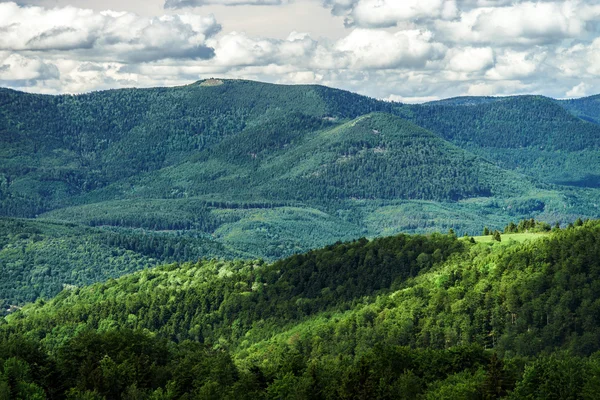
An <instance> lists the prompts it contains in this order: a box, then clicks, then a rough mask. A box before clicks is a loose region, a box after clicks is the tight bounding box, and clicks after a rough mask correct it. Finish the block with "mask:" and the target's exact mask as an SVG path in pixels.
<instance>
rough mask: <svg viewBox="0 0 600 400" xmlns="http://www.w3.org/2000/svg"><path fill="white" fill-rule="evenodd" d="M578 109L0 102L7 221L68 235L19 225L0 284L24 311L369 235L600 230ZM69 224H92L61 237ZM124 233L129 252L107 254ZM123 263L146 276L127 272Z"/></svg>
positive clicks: (1, 95) (295, 98)
mask: <svg viewBox="0 0 600 400" xmlns="http://www.w3.org/2000/svg"><path fill="white" fill-rule="evenodd" d="M582 101H583V100H582ZM564 104H566V103H562V102H557V101H555V100H551V99H546V98H542V97H539V96H524V97H512V98H495V99H490V98H463V99H453V100H452V99H451V100H448V101H447V102H441V103H438V104H425V105H418V106H414V105H411V106H409V105H403V104H399V103H393V102H384V101H378V100H375V99H371V98H368V97H364V96H360V95H358V94H353V93H350V92H346V91H342V90H336V89H331V88H327V87H323V86H311V85H308V86H307V85H299V86H283V85H273V84H266V83H260V82H251V81H243V80H219V79H209V80H204V81H199V82H195V83H193V84H190V85H186V86H180V87H172V88H150V89H121V90H109V91H103V92H96V93H88V94H82V95H62V96H47V95H39V94H29V93H21V92H17V91H13V90H5V89H2V90H0V216H3V217H9V218H15V217H18V218H30V219H36V220H37V221H36V225H35V229H40V230H41V231H42V233H44V232H54V233H52V234H51V235H49V236H46V235H43V234H38V236H36V234H33V235H29V234H27V233H26V235H25V236H24V237H21V234H22V233H23V232H22V230H23V229H24V230H25V231H27V230H28V229H29V225H27V224H26V223H24V224H25V225H24V227H23V228H22V227H19V226H17V225H15V224H13V223H12V222H8V223H6V225H5V226H7V227H8V228H7V231H6V232H5V235H4V237H6V238H7V239H6V240H5V241H4V242H3V243H4V244H2V247H0V270H3V271H8V270H10V271H11V274H10V275H9V274H4V275H1V276H0V287H7V288H8V287H10V285H11V283H10V279H9V276H10V277H17V278H18V279H17V281H18V282H19V284H18V286H19V287H20V288H21V289H18V288H12V289H10V290H9V292H6V293H0V300H3V301H6V302H9V305H15V306H20V305H22V304H23V303H24V302H25V301H31V300H34V299H36V298H38V297H39V296H42V297H49V296H52V295H53V294H55V293H56V291H57V290H58V289H60V288H61V287H62V286H63V285H82V284H88V283H91V282H93V281H98V280H102V279H105V278H107V277H112V276H117V275H119V273H118V271H121V273H126V272H131V271H133V270H137V269H142V268H145V267H146V266H149V265H155V264H156V263H159V262H166V261H195V260H197V259H198V258H199V257H203V256H204V257H217V258H224V259H232V258H243V259H253V258H263V259H266V260H267V261H273V260H276V259H279V258H283V257H287V256H290V255H292V254H296V253H301V252H305V251H308V250H310V249H313V248H317V247H321V246H324V245H326V244H330V243H334V242H336V241H338V240H350V239H355V238H359V237H361V236H366V237H378V236H383V235H393V234H396V233H399V232H420V233H425V232H433V231H436V230H443V231H446V230H448V229H449V228H452V229H454V230H455V231H456V232H457V233H458V234H460V235H462V234H464V233H468V234H476V233H479V232H480V231H481V227H482V226H488V227H490V228H491V229H500V228H501V227H503V226H505V225H506V224H507V223H508V222H510V221H511V220H514V219H523V218H532V217H535V218H537V219H541V220H544V221H546V222H549V223H551V224H553V225H554V224H555V223H560V224H562V226H565V225H566V224H568V223H570V222H573V221H575V220H576V219H577V218H579V217H582V218H584V219H585V218H597V217H600V208H599V206H598V198H599V196H600V151H599V149H598V141H599V140H600V139H599V132H600V126H599V125H596V124H594V123H592V122H589V118H588V120H583V119H581V118H579V117H578V116H577V115H579V114H574V113H573V112H574V111H572V110H571V111H569V110H570V109H567V108H564V107H563V106H564ZM590 110H591V108H590ZM590 110H588V111H586V112H587V114H586V115H591V113H592V111H590ZM38 222H39V224H37V223H38ZM0 223H3V220H2V221H0ZM55 223H58V224H59V225H52V224H55ZM65 223H66V224H76V225H80V226H68V225H67V226H66V228H59V229H58V228H56V227H57V226H61V225H60V224H65ZM46 224H50V225H46ZM63 226H65V225H63ZM88 228H93V229H88ZM56 232H62V233H64V235H65V238H64V241H62V242H61V238H60V237H58V236H56ZM114 235H117V236H118V237H119V238H127V240H125V239H119V240H118V241H116V242H114V243H113V242H110V243H108V244H107V243H106V242H104V241H105V240H106V238H108V237H114ZM40 238H41V239H40ZM34 239H36V240H37V239H40V240H37V241H36V240H34ZM175 241H181V243H184V244H182V245H181V246H179V247H177V248H176V247H175V244H174V243H175ZM76 243H90V246H91V247H92V248H93V249H94V250H93V251H90V252H91V253H93V255H91V256H90V257H91V259H92V260H95V261H94V264H95V265H98V264H96V263H101V262H104V261H101V260H113V261H114V264H111V266H109V267H105V268H99V269H98V270H96V269H93V271H92V270H90V269H89V268H87V267H82V266H78V265H75V263H74V262H70V261H68V260H70V258H69V257H63V254H64V253H63V251H64V250H65V249H66V248H67V246H69V245H71V244H73V245H75V244H76ZM149 243H154V246H155V247H157V248H159V249H162V250H160V251H158V252H157V254H156V255H153V254H152V252H150V251H148V250H147V247H148V246H149ZM47 245H48V246H47ZM53 246H55V248H56V249H57V251H51V250H50V249H52V248H53ZM191 246H197V247H196V248H195V250H192V249H191ZM17 248H19V249H21V255H20V256H19V255H18V254H19V252H18V251H17V250H16V249H17ZM75 249H77V250H75V251H74V253H76V254H77V256H76V257H74V258H73V260H75V259H81V258H80V257H81V256H82V254H85V251H80V247H75ZM129 251H132V252H133V253H135V254H132V253H128V252H129ZM113 252H114V256H112V255H111V254H112V253H113ZM125 255H130V256H131V257H133V259H135V260H136V261H135V262H132V263H130V264H129V265H128V266H124V264H123V262H122V261H123V260H124V257H125ZM19 257H21V259H19ZM59 258H62V259H64V260H66V261H65V262H63V263H59V266H58V267H57V268H54V269H51V268H48V267H47V266H48V265H49V264H50V262H49V260H55V259H59ZM149 258H153V261H151V260H149ZM96 271H97V273H96ZM13 302H14V303H16V304H13Z"/></svg>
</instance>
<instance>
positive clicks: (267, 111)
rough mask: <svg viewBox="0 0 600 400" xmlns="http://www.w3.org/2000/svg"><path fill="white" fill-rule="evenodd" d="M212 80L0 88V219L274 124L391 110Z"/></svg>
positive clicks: (319, 91)
mask: <svg viewBox="0 0 600 400" xmlns="http://www.w3.org/2000/svg"><path fill="white" fill-rule="evenodd" d="M211 82H212V83H211V84H209V85H207V84H205V82H197V83H195V84H192V85H188V86H182V87H175V88H155V89H124V90H109V91H104V92H96V93H90V94H84V95H77V96H71V95H64V96H45V95H37V94H26V93H20V92H16V91H12V90H2V91H0V141H1V143H2V153H1V155H0V156H1V157H2V163H1V165H0V173H1V174H2V178H1V179H0V182H1V183H2V184H1V185H0V188H1V189H0V193H1V195H2V200H3V201H2V203H1V204H0V210H2V214H4V215H7V214H8V215H12V216H31V215H35V214H37V213H39V212H40V211H43V210H46V209H51V208H56V207H58V206H61V205H63V206H64V205H65V203H68V199H70V198H71V197H73V196H75V195H78V194H80V193H85V192H89V191H91V190H94V189H96V188H99V187H103V186H106V185H108V184H110V183H113V182H115V181H118V180H120V179H122V178H124V177H128V176H133V175H137V174H141V173H145V172H148V171H153V170H157V169H160V168H162V167H165V166H168V165H174V164H178V163H180V162H182V161H184V160H186V159H187V157H189V156H190V155H192V154H194V153H195V152H197V151H198V150H201V149H204V148H210V147H211V146H213V145H215V144H216V143H218V142H220V141H221V140H222V139H223V138H225V137H228V136H231V135H236V134H238V133H239V132H241V131H243V130H244V129H245V128H246V127H252V126H259V125H261V124H263V125H264V124H265V123H269V121H270V120H271V119H272V118H276V117H281V116H286V115H288V114H294V113H299V114H301V115H304V116H306V117H313V118H319V119H321V120H323V118H330V119H337V118H352V117H356V116H359V115H362V114H365V113H368V112H371V111H375V110H383V109H390V108H391V105H389V104H388V105H386V104H384V103H381V102H378V101H375V100H371V99H368V98H366V97H362V96H359V95H355V94H352V93H349V92H344V91H339V90H334V89H328V88H324V87H317V86H279V85H267V84H262V83H258V82H249V81H211ZM308 122H309V124H308V126H307V127H306V128H307V129H314V123H313V124H312V125H311V122H312V121H308ZM282 128H284V127H282Z"/></svg>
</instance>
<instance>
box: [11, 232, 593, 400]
mask: <svg viewBox="0 0 600 400" xmlns="http://www.w3.org/2000/svg"><path fill="white" fill-rule="evenodd" d="M515 225H517V226H519V225H521V226H523V227H524V226H525V225H527V226H529V225H530V221H526V222H523V223H522V224H515ZM540 235H541V236H532V237H531V238H530V239H528V240H525V241H515V240H511V238H510V235H509V234H503V241H502V242H501V243H498V242H496V243H485V242H481V243H478V242H477V241H476V240H469V238H458V237H457V236H456V235H455V234H454V233H450V234H431V235H427V236H422V235H402V234H401V235H397V236H393V237H386V238H380V239H374V240H367V239H360V240H355V241H351V242H345V243H338V244H334V245H330V246H327V247H325V248H323V249H321V250H313V251H311V252H308V253H306V254H302V255H295V256H292V257H290V258H287V259H283V260H280V261H277V262H275V263H272V264H268V263H264V262H262V261H260V260H258V261H248V262H242V261H235V262H226V261H209V260H205V261H200V262H198V263H186V264H170V265H166V266H163V267H158V268H153V269H149V270H145V271H140V272H136V273H133V274H131V275H128V276H125V277H122V278H119V279H117V280H109V281H107V282H105V283H99V284H95V285H92V286H89V287H85V288H67V289H65V290H64V291H62V292H61V293H60V294H59V295H58V296H57V297H56V298H54V299H51V300H47V301H41V300H39V301H37V302H36V303H35V304H31V305H28V306H25V307H24V308H23V309H22V310H19V311H17V312H14V313H12V314H10V315H9V316H8V317H6V318H5V322H4V324H3V325H0V337H1V338H2V339H1V341H2V345H0V349H1V350H0V365H1V366H2V368H0V371H2V375H0V376H1V379H0V391H1V393H11V395H12V396H15V398H65V397H66V398H90V399H101V398H106V399H111V398H126V399H129V398H157V399H163V398H164V399H176V398H273V399H279V398H286V399H287V398H298V399H304V398H318V399H321V398H322V399H340V398H342V399H346V398H347V399H379V398H381V399H384V398H385V399H395V398H400V399H401V398H423V399H440V398H442V399H463V398H473V399H488V398H515V399H520V398H533V399H547V398H561V399H562V398H573V399H593V398H597V396H598V395H599V393H600V391H599V390H600V386H599V385H600V381H598V379H599V378H598V376H599V375H598V371H599V370H598V368H600V364H599V363H598V354H600V353H598V351H600V348H599V344H600V336H599V335H600V308H599V305H600V300H599V294H600V287H599V286H598V284H597V283H598V282H600V279H599V278H600V277H599V276H597V275H598V273H599V272H600V264H599V260H600V222H598V221H587V222H584V221H581V222H578V223H577V224H574V225H573V226H571V227H565V228H562V229H560V228H557V229H554V230H552V232H550V233H545V234H540Z"/></svg>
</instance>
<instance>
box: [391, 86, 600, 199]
mask: <svg viewBox="0 0 600 400" xmlns="http://www.w3.org/2000/svg"><path fill="white" fill-rule="evenodd" d="M482 100H484V101H482ZM487 100H488V98H483V99H478V100H476V101H475V100H473V101H472V102H471V103H472V104H470V105H469V106H466V105H467V104H469V103H468V102H465V101H461V102H456V101H453V100H452V99H451V100H449V101H447V102H446V101H442V102H439V103H433V104H428V105H421V106H411V107H405V108H404V109H403V110H402V111H401V113H404V116H405V117H406V118H408V119H410V120H411V121H413V122H415V123H416V124H418V125H420V126H423V127H425V128H427V129H429V130H431V131H432V132H435V133H437V134H439V135H440V136H442V137H443V138H445V139H447V140H449V141H451V142H452V143H454V144H456V145H457V146H460V147H462V148H464V149H467V150H469V151H471V152H473V153H475V154H477V155H480V156H482V157H484V158H486V159H488V160H490V161H492V162H494V163H496V164H498V165H499V166H501V167H503V168H507V169H511V170H515V171H518V172H522V173H525V174H528V175H531V176H534V177H536V178H538V179H540V180H543V181H546V182H553V183H560V184H568V185H573V186H590V187H600V126H599V125H597V124H593V123H590V122H587V121H583V120H582V119H580V118H578V117H577V116H575V115H573V114H571V113H570V112H569V111H568V110H566V109H565V108H563V107H562V106H561V105H560V104H559V103H557V102H556V101H555V100H553V99H549V98H545V97H541V96H518V97H507V98H499V99H494V101H492V102H488V101H487Z"/></svg>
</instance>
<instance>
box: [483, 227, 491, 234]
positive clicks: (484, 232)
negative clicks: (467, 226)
mask: <svg viewBox="0 0 600 400" xmlns="http://www.w3.org/2000/svg"><path fill="white" fill-rule="evenodd" d="M489 235H490V228H488V227H487V226H486V227H485V228H483V236H489Z"/></svg>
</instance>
